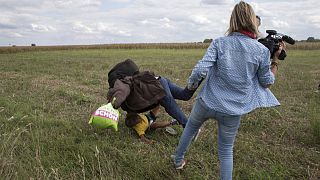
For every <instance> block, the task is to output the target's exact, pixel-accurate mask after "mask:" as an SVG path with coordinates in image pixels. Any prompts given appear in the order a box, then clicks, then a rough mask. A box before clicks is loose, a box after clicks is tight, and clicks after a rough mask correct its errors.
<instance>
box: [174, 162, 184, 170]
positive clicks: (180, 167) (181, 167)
mask: <svg viewBox="0 0 320 180" xmlns="http://www.w3.org/2000/svg"><path fill="white" fill-rule="evenodd" d="M185 165H186V161H185V160H183V162H182V164H181V165H180V166H178V167H176V169H177V170H181V169H183V167H184V166H185Z"/></svg>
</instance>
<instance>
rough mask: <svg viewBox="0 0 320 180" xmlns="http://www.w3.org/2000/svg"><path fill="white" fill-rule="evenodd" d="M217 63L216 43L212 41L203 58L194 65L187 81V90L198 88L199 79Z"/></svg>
mask: <svg viewBox="0 0 320 180" xmlns="http://www.w3.org/2000/svg"><path fill="white" fill-rule="evenodd" d="M216 61H217V47H216V42H215V41H213V42H212V43H211V44H210V46H209V47H208V49H207V52H206V53H205V55H204V56H203V58H202V59H201V60H200V61H199V62H198V63H197V64H196V65H195V67H194V68H193V70H192V73H191V75H190V77H189V79H188V88H190V89H195V88H197V87H198V85H199V82H200V81H201V79H203V78H205V77H206V75H207V73H208V71H209V69H210V68H211V67H212V66H213V64H214V62H216Z"/></svg>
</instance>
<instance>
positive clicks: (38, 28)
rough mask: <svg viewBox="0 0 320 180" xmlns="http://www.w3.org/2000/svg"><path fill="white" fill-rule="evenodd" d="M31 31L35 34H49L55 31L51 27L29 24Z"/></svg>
mask: <svg viewBox="0 0 320 180" xmlns="http://www.w3.org/2000/svg"><path fill="white" fill-rule="evenodd" d="M31 27H32V30H34V31H36V32H51V31H55V30H56V29H55V28H54V27H52V26H46V25H41V24H31Z"/></svg>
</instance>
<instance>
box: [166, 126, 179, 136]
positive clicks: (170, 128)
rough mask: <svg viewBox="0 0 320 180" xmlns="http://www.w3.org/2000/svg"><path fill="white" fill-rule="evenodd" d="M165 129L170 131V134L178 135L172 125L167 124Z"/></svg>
mask: <svg viewBox="0 0 320 180" xmlns="http://www.w3.org/2000/svg"><path fill="white" fill-rule="evenodd" d="M165 129H166V132H167V133H169V134H171V135H176V134H177V131H176V130H174V129H173V128H172V127H170V126H167V127H166V128H165Z"/></svg>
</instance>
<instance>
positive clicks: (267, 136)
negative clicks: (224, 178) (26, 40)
mask: <svg viewBox="0 0 320 180" xmlns="http://www.w3.org/2000/svg"><path fill="white" fill-rule="evenodd" d="M204 52H205V49H90V50H60V51H34V52H33V51H31V52H22V53H12V54H0V177H1V178H0V179H218V172H219V166H218V165H219V163H218V155H217V143H216V142H217V126H216V123H215V122H214V121H207V122H206V123H205V124H204V127H203V131H202V133H201V134H200V137H199V140H198V141H197V142H195V143H193V144H192V145H191V148H190V150H189V151H188V153H187V156H186V159H187V161H188V164H187V166H186V169H184V170H182V171H177V170H175V169H174V168H173V163H172V161H171V159H170V155H171V154H173V152H174V150H175V148H176V146H177V143H178V140H179V136H180V135H181V133H182V129H181V128H180V127H174V128H175V129H176V130H177V131H178V135H177V136H171V135H169V134H167V133H166V132H165V131H164V130H161V129H159V130H156V131H153V132H150V133H149V134H148V137H149V138H151V139H153V140H155V141H156V143H155V144H152V145H146V144H144V143H142V142H140V141H139V139H138V137H137V135H136V134H135V132H134V131H133V130H131V129H129V128H127V127H126V126H125V125H124V121H123V117H122V119H121V120H120V122H119V131H118V132H113V131H112V130H97V129H95V128H93V127H91V126H89V125H88V120H89V117H90V114H91V112H92V111H94V110H95V109H96V108H98V107H99V106H100V105H102V104H103V103H105V102H106V94H107V91H108V86H107V72H108V70H109V69H110V68H111V67H112V66H113V65H115V64H116V63H117V62H119V61H122V60H124V59H126V58H131V59H133V60H134V61H135V62H136V63H137V64H138V65H139V66H140V67H141V70H152V71H154V72H155V73H156V74H157V75H162V76H165V77H168V78H170V79H171V80H172V81H173V82H175V83H177V84H178V85H180V86H184V85H186V80H187V78H188V76H189V74H190V72H191V70H192V68H193V66H194V65H195V63H196V62H197V61H198V60H199V59H200V58H201V57H202V55H203V53H204ZM319 83H320V50H312V51H308V50H303V51H301V50H291V51H290V52H289V53H288V57H287V58H286V60H285V61H282V62H281V64H280V66H279V73H278V76H277V80H276V84H275V85H274V86H272V87H271V89H272V91H273V92H274V94H275V95H276V97H277V98H278V99H279V101H280V102H281V104H282V105H281V106H280V107H276V108H268V109H259V110H256V111H254V112H252V113H250V114H248V115H245V116H244V117H243V118H242V124H241V127H240V129H239V133H238V136H237V139H236V142H235V147H234V179H319V178H320V132H319V131H320V130H319V128H320V127H319V124H320V122H319V121H320V120H319V119H320V112H319V111H320V110H319V109H320V102H319V99H320V95H319V93H320V92H317V91H316V90H317V88H318V85H319ZM194 98H195V97H193V99H192V100H190V101H189V102H179V104H180V105H181V107H182V108H183V110H184V111H185V113H186V114H189V113H190V110H191V108H192V104H193V102H194ZM162 110H163V109H162ZM162 112H163V113H162V114H161V115H160V117H159V119H161V120H171V119H170V117H169V116H168V115H167V114H166V113H164V111H162ZM317 125H318V126H317Z"/></svg>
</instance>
